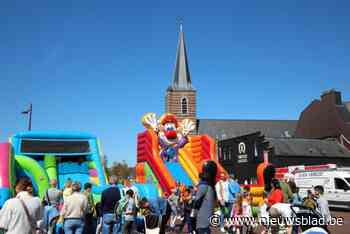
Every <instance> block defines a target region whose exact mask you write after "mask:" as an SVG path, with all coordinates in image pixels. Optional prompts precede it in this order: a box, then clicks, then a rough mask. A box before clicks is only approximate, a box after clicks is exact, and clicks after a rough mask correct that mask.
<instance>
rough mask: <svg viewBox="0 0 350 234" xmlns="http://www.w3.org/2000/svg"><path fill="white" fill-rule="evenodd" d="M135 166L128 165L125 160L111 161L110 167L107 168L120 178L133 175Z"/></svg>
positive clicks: (127, 177) (111, 173) (110, 172)
mask: <svg viewBox="0 0 350 234" xmlns="http://www.w3.org/2000/svg"><path fill="white" fill-rule="evenodd" d="M134 170H135V168H133V167H129V165H128V164H127V163H126V161H125V160H123V161H122V162H113V164H112V166H111V168H109V174H110V175H115V176H117V177H119V178H121V179H129V178H130V177H134V175H135V173H134Z"/></svg>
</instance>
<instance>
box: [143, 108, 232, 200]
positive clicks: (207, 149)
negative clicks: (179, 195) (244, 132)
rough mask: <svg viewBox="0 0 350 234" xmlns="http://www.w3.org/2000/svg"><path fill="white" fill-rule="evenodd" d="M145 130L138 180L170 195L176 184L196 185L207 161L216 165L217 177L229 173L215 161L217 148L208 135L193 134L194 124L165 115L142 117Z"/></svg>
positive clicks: (149, 114) (151, 114) (171, 115)
mask: <svg viewBox="0 0 350 234" xmlns="http://www.w3.org/2000/svg"><path fill="white" fill-rule="evenodd" d="M142 124H143V125H144V126H145V128H146V131H144V132H143V133H140V134H138V136H137V165H136V181H137V182H139V183H147V182H153V183H154V184H156V185H157V187H158V189H159V191H160V192H166V193H169V192H170V191H171V189H172V188H174V187H175V186H176V183H181V184H185V185H196V184H197V183H198V182H199V174H200V172H201V169H202V165H203V163H204V162H206V161H208V160H212V161H214V162H216V164H217V167H218V174H220V173H221V172H223V173H225V174H227V172H226V171H225V170H224V169H223V167H222V166H221V165H220V164H219V162H218V161H217V158H216V149H215V148H216V145H215V142H214V140H213V139H211V138H210V137H209V136H207V135H191V133H192V131H194V128H195V125H194V123H193V122H192V121H190V120H188V119H184V120H183V121H181V122H179V121H178V120H177V118H176V116H175V115H173V114H169V113H166V114H164V115H163V116H161V117H160V118H159V119H157V117H156V115H155V114H154V113H148V114H146V115H145V116H144V117H143V118H142Z"/></svg>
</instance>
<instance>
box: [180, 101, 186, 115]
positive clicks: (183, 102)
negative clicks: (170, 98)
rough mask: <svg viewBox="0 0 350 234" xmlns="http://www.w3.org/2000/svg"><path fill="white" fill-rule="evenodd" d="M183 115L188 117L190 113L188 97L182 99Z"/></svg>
mask: <svg viewBox="0 0 350 234" xmlns="http://www.w3.org/2000/svg"><path fill="white" fill-rule="evenodd" d="M181 113H182V114H183V115H187V113H188V101H187V98H186V97H183V98H181Z"/></svg>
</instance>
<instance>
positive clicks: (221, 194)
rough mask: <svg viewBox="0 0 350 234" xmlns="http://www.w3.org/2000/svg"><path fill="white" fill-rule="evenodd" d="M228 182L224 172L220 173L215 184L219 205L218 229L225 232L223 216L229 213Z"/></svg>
mask: <svg viewBox="0 0 350 234" xmlns="http://www.w3.org/2000/svg"><path fill="white" fill-rule="evenodd" d="M228 187H229V182H228V180H227V176H226V174H225V173H223V172H221V173H220V180H219V181H218V182H217V183H216V185H215V191H216V196H217V199H218V202H219V206H220V211H221V212H220V213H221V215H220V218H221V222H220V231H221V232H225V229H224V222H223V220H224V218H225V217H227V216H228V214H229V209H230V208H229V205H228V202H229V192H228Z"/></svg>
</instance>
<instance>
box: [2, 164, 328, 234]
mask: <svg viewBox="0 0 350 234" xmlns="http://www.w3.org/2000/svg"><path fill="white" fill-rule="evenodd" d="M200 178H201V179H200V182H199V184H197V185H196V186H186V185H184V184H181V183H180V182H178V183H177V185H176V187H175V188H173V189H172V190H171V193H170V194H167V193H164V194H163V196H162V197H159V198H156V199H153V200H152V199H149V198H145V197H139V195H138V194H137V193H136V192H135V191H134V190H133V189H131V188H130V189H127V190H126V191H124V193H125V194H123V191H122V190H121V189H120V186H118V184H117V178H116V177H114V176H112V177H111V178H110V184H111V186H110V187H108V188H107V189H105V190H104V191H103V192H102V194H101V201H100V202H99V203H97V204H95V203H94V199H93V195H92V191H91V189H92V184H90V183H86V184H84V186H83V188H81V184H80V182H78V181H72V180H71V179H67V181H66V182H65V186H64V189H62V190H59V189H58V188H57V181H56V180H51V181H50V184H51V187H50V188H49V189H48V190H47V191H46V192H45V195H44V198H43V199H39V198H38V197H36V196H34V194H33V193H34V189H33V185H32V183H31V181H30V179H29V178H21V179H19V181H18V182H17V184H16V188H15V190H16V191H15V192H16V196H15V197H14V198H12V199H9V200H8V201H6V203H5V204H4V206H3V208H2V209H1V211H0V229H1V230H2V231H3V232H4V233H6V234H18V233H21V234H33V233H65V234H82V233H84V234H94V233H102V234H111V233H113V234H115V233H123V234H124V233H125V234H128V233H148V232H147V230H149V231H150V230H153V231H154V232H153V233H155V232H156V233H169V232H170V233H174V232H175V233H198V234H208V233H211V225H210V222H209V218H210V217H211V216H212V215H213V214H217V215H219V216H220V217H221V222H220V225H219V231H221V232H222V233H236V234H246V233H278V231H280V228H281V227H280V226H274V227H273V226H272V227H271V226H268V225H266V226H264V225H263V226H260V227H259V228H260V230H259V232H257V230H256V228H257V227H254V225H251V224H249V225H247V224H245V223H229V222H224V219H225V218H237V217H265V218H268V217H291V216H292V213H293V212H292V207H293V206H296V207H301V206H303V207H307V208H308V209H310V210H314V211H316V212H318V213H319V214H320V215H321V216H322V217H324V218H325V219H326V220H329V219H330V212H329V208H328V203H327V200H325V199H324V197H323V196H322V195H323V192H324V191H323V187H322V186H315V187H314V190H313V191H309V194H308V196H307V197H306V198H304V199H302V198H301V196H300V195H299V191H298V188H297V186H296V185H295V183H294V181H293V178H292V177H291V176H286V177H285V179H284V180H283V181H279V180H276V179H273V180H272V181H271V189H270V190H268V189H267V190H266V191H265V193H264V199H263V202H261V203H260V204H258V207H259V209H258V210H259V211H258V212H257V209H256V208H254V207H253V199H252V195H251V193H250V188H249V186H244V187H243V188H242V189H241V187H240V185H239V184H238V183H237V181H236V180H235V179H234V178H233V177H229V176H227V175H226V174H224V173H222V174H220V179H219V180H218V181H216V166H215V164H214V163H213V164H210V163H206V164H205V166H204V168H203V173H202V174H201V175H200ZM254 209H255V211H254ZM323 228H324V229H325V230H327V226H326V225H325V226H324V227H323ZM286 232H287V233H291V234H292V233H293V234H294V233H300V227H298V226H294V225H289V226H288V225H287V226H286Z"/></svg>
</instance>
